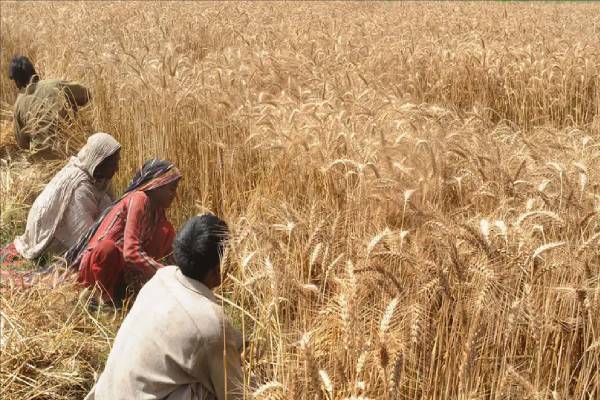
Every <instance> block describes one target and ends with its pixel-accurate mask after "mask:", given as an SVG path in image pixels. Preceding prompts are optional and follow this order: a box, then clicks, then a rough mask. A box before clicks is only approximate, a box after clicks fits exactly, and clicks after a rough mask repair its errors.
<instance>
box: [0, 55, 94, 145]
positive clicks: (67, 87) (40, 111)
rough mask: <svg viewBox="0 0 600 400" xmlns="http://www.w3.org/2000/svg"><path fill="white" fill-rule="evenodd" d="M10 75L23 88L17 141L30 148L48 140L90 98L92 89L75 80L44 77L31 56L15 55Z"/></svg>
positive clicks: (17, 114) (16, 121)
mask: <svg viewBox="0 0 600 400" xmlns="http://www.w3.org/2000/svg"><path fill="white" fill-rule="evenodd" d="M8 77H9V78H10V79H12V80H13V81H15V85H17V88H18V89H19V90H20V91H21V93H20V94H19V96H18V97H17V101H16V102H15V111H14V112H15V114H14V131H15V136H16V139H17V144H18V145H19V147H20V148H22V149H29V148H30V145H31V142H32V141H34V142H36V143H44V142H45V140H46V139H47V138H49V137H50V136H52V135H53V134H54V133H55V132H56V129H57V127H58V126H59V124H60V123H61V122H63V121H65V120H66V119H67V118H68V117H69V116H72V115H74V114H75V113H76V112H77V110H78V109H79V108H80V107H83V106H84V105H86V104H87V103H88V102H89V101H90V93H89V91H88V90H87V89H86V88H85V87H83V86H82V85H80V84H79V83H75V82H67V81H63V80H60V79H45V80H40V77H39V76H38V74H37V73H36V71H35V68H34V67H33V64H32V63H31V61H29V59H28V58H27V57H24V56H20V57H14V58H13V59H12V61H11V63H10V65H9V67H8Z"/></svg>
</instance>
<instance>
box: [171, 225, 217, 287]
mask: <svg viewBox="0 0 600 400" xmlns="http://www.w3.org/2000/svg"><path fill="white" fill-rule="evenodd" d="M228 232H229V229H228V227H227V224H226V223H225V222H224V221H223V220H221V219H220V218H219V217H216V216H214V215H211V214H206V215H202V216H196V217H192V218H191V219H189V220H188V221H187V222H186V223H185V224H183V226H182V227H181V229H180V230H179V232H178V233H177V237H175V243H174V244H173V255H174V257H175V262H176V263H177V265H178V266H179V268H180V269H181V272H182V273H183V274H184V275H185V276H187V277H188V278H192V279H195V280H198V281H202V280H203V279H204V277H205V276H206V274H207V273H209V272H210V271H211V270H213V269H215V268H219V266H220V264H221V256H222V254H223V248H224V246H225V241H226V240H227V236H228Z"/></svg>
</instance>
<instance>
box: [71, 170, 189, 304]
mask: <svg viewBox="0 0 600 400" xmlns="http://www.w3.org/2000/svg"><path fill="white" fill-rule="evenodd" d="M180 179H181V174H180V173H179V170H178V169H177V168H176V167H175V166H174V165H173V164H172V163H170V162H169V161H165V160H149V161H147V162H146V163H145V164H144V166H143V167H142V169H141V170H140V171H138V173H137V174H136V175H135V177H134V178H133V181H132V182H131V184H130V185H129V187H128V188H127V190H126V191H125V193H124V194H123V196H122V197H121V198H120V199H119V200H118V201H116V202H115V203H114V204H113V206H112V207H110V208H109V209H107V210H106V211H105V212H104V213H103V214H102V215H101V216H100V218H99V219H98V221H96V223H95V224H94V226H92V227H91V228H90V229H89V231H88V232H87V233H86V234H85V235H84V237H83V238H82V239H81V240H80V241H79V242H78V243H77V244H76V245H74V246H73V247H72V248H71V249H69V251H68V252H67V256H66V258H67V262H68V263H69V265H71V266H73V267H76V268H77V267H78V268H79V277H78V281H79V282H80V283H82V284H83V285H85V286H88V287H90V286H94V285H97V286H98V287H99V289H100V291H101V293H102V297H103V299H104V300H107V301H113V302H114V303H115V304H116V305H120V304H121V302H122V300H123V298H124V297H125V293H126V289H127V288H128V287H130V288H133V289H134V290H135V289H139V287H141V285H142V284H143V283H145V282H146V281H147V280H148V279H150V278H151V277H152V276H153V275H154V273H155V272H156V270H157V269H159V268H161V267H163V264H161V262H160V260H161V259H163V258H165V257H166V256H168V255H170V253H171V251H172V244H173V238H174V236H175V231H174V229H173V226H172V225H171V223H170V222H169V221H168V220H167V217H166V215H165V210H166V209H167V208H169V206H170V205H171V203H172V202H173V200H174V198H175V193H176V190H177V184H178V183H179V180H180Z"/></svg>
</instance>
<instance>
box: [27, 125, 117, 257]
mask: <svg viewBox="0 0 600 400" xmlns="http://www.w3.org/2000/svg"><path fill="white" fill-rule="evenodd" d="M120 148H121V145H120V144H119V143H118V142H117V141H116V140H115V139H114V138H113V137H112V136H110V135H109V134H107V133H96V134H94V135H92V136H90V137H89V138H88V140H87V143H86V144H85V146H83V147H82V148H81V150H80V151H79V153H78V154H77V156H76V157H72V158H71V160H70V161H69V163H68V164H67V165H66V166H65V167H64V168H63V169H61V170H60V172H59V173H58V174H56V175H55V176H54V178H52V180H51V181H50V183H48V185H46V187H45V188H44V190H43V191H42V193H41V194H40V195H39V196H38V198H37V199H35V201H34V203H33V206H32V207H31V210H30V211H29V215H28V216H27V227H26V229H25V233H24V234H23V235H21V236H19V237H17V238H16V239H15V247H16V249H17V251H18V252H19V254H21V256H23V257H24V258H27V259H30V260H31V259H34V258H37V257H39V256H41V255H42V253H43V252H44V250H45V249H46V248H47V247H48V246H49V245H50V243H51V242H52V240H53V239H54V236H55V233H56V230H57V227H58V226H59V224H60V223H61V222H62V219H63V216H65V212H66V210H67V208H68V207H70V206H72V205H71V202H72V201H76V200H77V197H76V196H74V193H75V191H76V190H77V189H78V188H80V187H82V186H85V187H86V188H90V187H91V188H93V189H92V190H96V191H98V192H100V191H101V189H98V188H96V185H94V184H95V180H94V178H93V175H94V170H95V169H96V167H97V166H98V165H99V164H100V163H101V162H102V161H104V160H105V159H106V158H107V157H109V156H111V155H113V154H114V153H115V152H116V151H117V150H119V149H120ZM97 197H98V198H100V197H101V196H97ZM75 206H76V205H75ZM96 206H98V205H96ZM88 211H91V212H93V213H96V212H97V211H98V210H88ZM92 223H93V221H92ZM85 228H87V227H85Z"/></svg>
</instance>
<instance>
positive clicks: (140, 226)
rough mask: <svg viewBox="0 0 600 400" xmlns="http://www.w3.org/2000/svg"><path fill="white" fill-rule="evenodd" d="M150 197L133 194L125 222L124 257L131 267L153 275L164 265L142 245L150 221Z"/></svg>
mask: <svg viewBox="0 0 600 400" xmlns="http://www.w3.org/2000/svg"><path fill="white" fill-rule="evenodd" d="M149 214H150V199H149V198H148V196H147V195H146V194H145V193H143V192H139V193H135V194H133V195H131V199H130V201H129V206H128V210H127V221H126V222H125V235H124V238H123V258H125V262H126V263H128V264H129V265H130V266H131V267H133V268H136V269H137V270H139V271H140V272H141V273H143V274H144V275H147V276H152V275H154V273H155V272H156V270H157V269H159V268H161V267H162V266H163V265H162V264H160V263H158V262H157V261H155V260H154V259H153V258H152V257H150V256H149V255H148V253H147V251H146V250H145V249H144V248H143V247H142V242H143V240H144V238H143V237H142V232H143V231H144V228H147V227H148V226H147V225H148V224H149V223H150V215H149Z"/></svg>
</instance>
